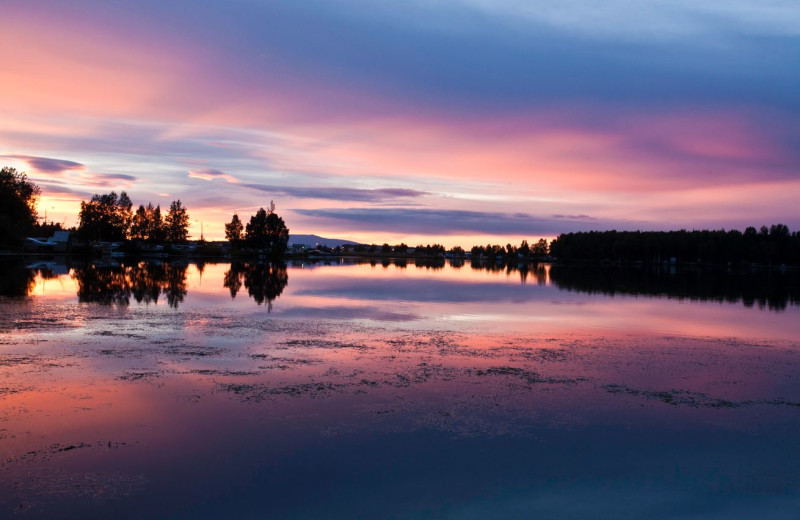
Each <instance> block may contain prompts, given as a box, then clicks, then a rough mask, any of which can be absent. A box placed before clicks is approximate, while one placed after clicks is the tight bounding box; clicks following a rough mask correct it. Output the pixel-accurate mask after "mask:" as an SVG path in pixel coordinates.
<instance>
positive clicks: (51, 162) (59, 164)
mask: <svg viewBox="0 0 800 520" xmlns="http://www.w3.org/2000/svg"><path fill="white" fill-rule="evenodd" d="M0 157H3V158H8V159H18V160H20V161H24V162H25V163H27V164H28V166H29V167H31V168H33V169H34V170H36V171H37V172H39V173H49V174H51V175H58V174H62V173H65V172H70V171H81V170H84V169H86V166H85V165H83V164H82V163H79V162H75V161H68V160H66V159H54V158H51V157H38V156H35V155H0Z"/></svg>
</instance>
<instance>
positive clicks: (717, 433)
mask: <svg viewBox="0 0 800 520" xmlns="http://www.w3.org/2000/svg"><path fill="white" fill-rule="evenodd" d="M0 268H2V272H1V273H0V295H2V296H0V403H2V408H0V517H7V516H12V517H19V518H111V517H113V518H225V517H228V518H290V519H295V518H309V519H311V518H314V519H319V518H403V519H405V518H444V519H450V518H454V519H455V518H458V519H472V518H476V519H477V518H481V519H484V518H512V519H513V518H525V519H527V518H641V517H644V516H648V517H651V518H798V514H799V513H798V511H800V472H798V471H797V468H799V467H800V436H799V435H798V431H800V289H799V287H800V284H799V283H798V274H797V273H794V272H784V273H781V272H772V273H739V272H719V271H705V272H700V271H680V270H678V271H672V272H671V271H669V270H653V269H651V268H643V269H634V270H630V269H629V270H623V269H619V268H599V267H598V268H587V267H567V266H549V265H541V266H538V267H536V268H531V269H526V270H524V271H520V270H519V269H505V268H504V269H494V270H487V269H477V268H473V267H472V266H470V264H469V263H467V264H466V265H464V266H460V267H459V266H451V265H450V264H446V265H437V264H434V265H427V266H425V265H415V264H414V263H413V262H410V263H403V262H399V265H396V264H394V263H387V265H382V264H381V263H380V262H379V263H377V264H376V265H370V264H368V263H367V264H345V265H338V264H336V265H320V264H297V265H289V266H264V265H261V266H259V265H246V264H239V265H231V264H227V263H225V264H211V263H207V264H204V265H197V264H189V263H171V264H166V263H165V264H145V263H141V264H129V265H123V266H121V265H106V266H101V265H72V266H70V267H67V266H66V265H61V264H56V263H40V264H39V265H31V263H30V261H28V267H25V265H24V264H21V263H19V262H16V261H13V260H7V261H4V262H3V263H2V264H0Z"/></svg>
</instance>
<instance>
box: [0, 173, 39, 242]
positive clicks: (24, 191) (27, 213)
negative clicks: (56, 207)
mask: <svg viewBox="0 0 800 520" xmlns="http://www.w3.org/2000/svg"><path fill="white" fill-rule="evenodd" d="M40 193H41V190H40V189H39V187H38V186H37V185H36V184H34V183H32V182H31V181H29V180H28V176H27V175H26V174H24V173H18V172H17V170H16V169H15V168H10V167H7V166H6V167H3V169H2V170H0V244H2V243H6V244H10V243H13V242H17V241H18V240H19V239H20V238H22V237H24V236H25V235H26V234H27V233H28V232H30V230H31V229H32V228H33V226H34V225H35V224H36V201H37V200H38V198H39V195H40Z"/></svg>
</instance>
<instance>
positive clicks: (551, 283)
mask: <svg viewBox="0 0 800 520" xmlns="http://www.w3.org/2000/svg"><path fill="white" fill-rule="evenodd" d="M62 262H63V263H62ZM62 262H52V261H37V262H34V263H32V262H28V263H27V265H26V263H25V262H23V260H22V259H10V258H9V259H4V260H3V261H2V263H0V269H2V272H0V296H7V297H24V296H26V295H31V294H33V292H34V290H35V284H36V280H37V277H38V279H41V280H52V279H59V277H61V276H66V275H67V273H70V276H71V278H72V279H73V280H74V281H75V282H76V283H75V286H76V292H77V296H78V301H80V302H91V303H99V304H102V305H112V306H128V305H130V303H131V299H133V300H134V301H135V302H136V303H140V304H150V303H158V301H159V300H160V299H161V298H162V297H163V298H164V299H166V301H167V304H168V305H169V306H170V307H172V308H178V307H179V306H180V305H181V304H183V302H184V300H185V298H186V297H187V295H188V294H189V292H190V291H191V290H194V286H193V282H189V281H188V280H187V270H188V269H189V267H194V271H196V273H197V274H198V275H199V276H200V279H202V276H203V272H204V271H205V270H206V266H207V265H211V266H214V269H213V271H214V272H215V273H216V272H217V269H224V275H223V276H222V280H221V285H222V287H220V289H223V288H224V289H227V292H228V293H229V294H230V296H231V298H235V297H236V296H237V294H238V293H239V291H241V290H242V288H244V289H245V290H246V291H247V294H248V295H249V296H250V298H252V300H253V301H254V302H256V304H258V305H264V304H266V306H267V308H268V309H269V310H270V311H271V310H272V304H273V302H274V301H275V300H276V299H277V298H278V297H280V296H281V294H283V293H284V290H285V289H286V287H287V285H288V282H289V274H288V269H287V265H286V264H283V263H250V262H233V263H230V264H227V263H225V264H215V263H213V262H212V263H207V262H205V261H196V262H192V263H189V262H186V261H181V262H136V263H131V264H128V263H126V262H124V261H123V262H122V263H116V264H99V263H95V264H80V265H77V266H70V265H69V262H68V261H67V260H62ZM289 265H290V267H291V268H292V269H301V270H309V269H314V268H319V269H323V270H326V271H325V272H326V274H327V275H326V276H325V277H323V278H322V279H320V280H319V283H318V284H317V285H316V286H313V287H305V286H301V287H299V288H298V289H296V292H298V293H299V294H302V295H314V296H319V297H339V298H342V297H344V298H358V299H361V300H370V301H376V300H394V301H408V302H467V301H470V302H485V303H487V304H489V303H490V302H500V301H513V302H517V303H521V302H524V301H532V300H536V299H541V298H542V297H543V293H542V292H537V291H536V290H534V287H535V286H539V287H548V288H550V290H558V291H566V292H574V293H583V294H586V295H592V296H611V297H613V296H617V295H630V296H636V297H638V296H648V297H655V298H667V299H678V300H683V299H687V300H691V301H711V302H727V303H738V304H742V305H744V306H745V307H756V306H757V307H758V308H761V309H768V310H771V311H783V310H785V309H787V307H789V306H800V272H798V271H795V270H783V271H780V270H766V269H764V270H757V269H754V270H750V271H741V270H729V269H709V268H705V269H703V268H685V269H682V268H675V267H663V266H639V267H620V266H601V265H559V264H552V265H551V264H544V263H539V264H536V263H533V264H527V263H520V264H501V263H479V262H472V263H470V265H469V267H470V269H469V270H467V271H461V269H462V268H463V267H464V266H465V261H464V260H460V259H455V260H450V261H447V260H445V259H442V258H434V259H416V260H409V259H390V258H382V259H374V258H373V259H363V260H355V259H350V260H342V259H330V260H325V261H320V262H313V261H311V262H309V261H308V260H294V261H292V262H290V264H289ZM358 266H361V267H362V268H366V269H367V271H365V273H366V272H374V273H375V275H376V276H377V272H378V271H380V272H383V273H384V274H382V275H380V276H377V277H376V276H372V275H370V276H358V277H344V278H342V277H339V276H338V275H337V273H341V272H346V268H347V267H350V268H357V267H358ZM340 268H341V269H342V271H337V270H338V269H340ZM410 268H411V269H410ZM392 269H394V270H392ZM376 270H377V271H376ZM425 273H437V274H436V275H434V276H427V275H426V274H425ZM440 273H441V274H440ZM469 273H473V274H479V273H485V274H487V275H488V276H486V277H479V279H478V280H476V279H474V277H471V276H470V274H469ZM214 276H217V277H218V276H219V275H213V274H212V279H213V278H214ZM218 279H219V278H217V280H218ZM514 279H517V281H518V283H517V284H516V286H515V284H514V283H513V282H514ZM212 283H220V281H214V282H212ZM532 284H533V285H534V287H529V288H526V286H528V285H532Z"/></svg>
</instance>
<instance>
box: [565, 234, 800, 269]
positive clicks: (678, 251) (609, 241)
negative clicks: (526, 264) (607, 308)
mask: <svg viewBox="0 0 800 520" xmlns="http://www.w3.org/2000/svg"><path fill="white" fill-rule="evenodd" d="M550 253H551V254H552V255H553V256H554V257H556V258H558V259H559V260H588V261H604V260H608V261H615V262H617V261H619V262H652V263H661V262H673V261H674V262H678V263H687V262H701V263H710V264H722V263H729V262H730V263H756V264H764V265H780V264H787V265H798V264H800V233H798V232H796V231H795V232H794V233H792V232H790V231H789V228H788V227H787V226H786V225H784V224H774V225H772V226H770V227H767V226H762V227H761V229H759V230H756V228H754V227H748V228H747V229H745V230H744V232H741V231H738V230H729V231H725V230H718V231H709V230H700V231H698V230H694V231H686V230H680V231H588V232H578V233H565V234H561V235H559V236H558V237H557V238H556V239H555V240H553V242H552V243H551V244H550Z"/></svg>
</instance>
